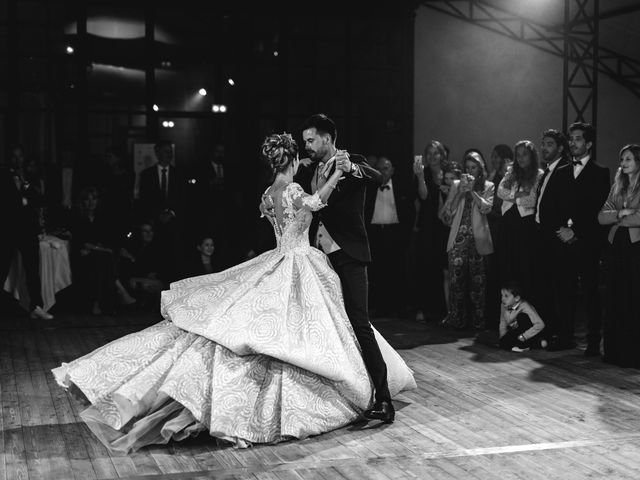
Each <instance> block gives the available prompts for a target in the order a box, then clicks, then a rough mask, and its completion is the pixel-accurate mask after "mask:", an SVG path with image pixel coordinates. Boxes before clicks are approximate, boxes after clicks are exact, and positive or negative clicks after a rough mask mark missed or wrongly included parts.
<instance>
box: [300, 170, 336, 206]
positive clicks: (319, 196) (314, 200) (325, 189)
mask: <svg viewBox="0 0 640 480" xmlns="http://www.w3.org/2000/svg"><path fill="white" fill-rule="evenodd" d="M342 175H343V172H342V170H340V169H336V171H335V172H333V174H332V175H331V176H330V177H329V178H328V179H327V181H326V183H325V184H324V185H322V187H320V189H318V191H317V192H316V193H314V194H313V195H309V194H307V193H305V192H304V191H303V190H302V187H301V186H300V185H298V184H297V183H296V184H293V191H292V193H291V199H292V202H293V205H294V206H295V208H297V209H301V208H306V209H308V210H311V211H312V212H315V211H317V210H320V209H321V208H324V207H326V206H327V200H329V197H330V196H331V193H332V192H333V190H334V189H335V188H336V185H337V184H338V182H339V181H340V179H341V178H342Z"/></svg>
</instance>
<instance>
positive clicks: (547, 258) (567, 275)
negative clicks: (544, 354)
mask: <svg viewBox="0 0 640 480" xmlns="http://www.w3.org/2000/svg"><path fill="white" fill-rule="evenodd" d="M540 151H541V153H542V158H543V160H544V162H545V163H546V168H545V170H544V175H543V177H542V180H541V181H540V183H539V184H538V193H537V200H536V213H535V222H536V226H537V230H538V235H539V239H538V247H539V251H538V255H537V257H538V259H539V262H538V267H539V268H538V270H537V272H536V273H537V275H536V277H537V278H536V281H535V284H536V289H535V290H536V292H535V298H534V302H533V303H534V305H535V307H536V309H538V310H539V312H540V315H541V317H542V319H543V320H544V322H545V333H544V335H545V337H547V338H548V339H549V345H548V348H549V349H550V350H564V349H570V348H574V347H575V341H574V339H573V319H574V317H575V304H574V300H573V298H574V296H575V292H574V280H573V278H574V272H575V257H574V251H573V249H572V248H571V245H570V243H566V242H564V241H563V240H562V239H561V238H560V237H559V232H560V229H561V228H564V227H566V225H567V223H568V222H569V219H570V218H571V217H570V216H571V202H572V200H573V193H572V188H573V178H572V170H571V163H570V161H569V146H568V143H567V139H566V137H565V136H564V134H562V133H561V132H559V131H558V130H553V129H550V130H547V131H545V132H544V133H543V134H542V143H541V146H540Z"/></svg>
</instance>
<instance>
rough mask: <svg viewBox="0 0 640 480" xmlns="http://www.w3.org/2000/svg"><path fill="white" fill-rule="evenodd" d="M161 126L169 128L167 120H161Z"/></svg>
mask: <svg viewBox="0 0 640 480" xmlns="http://www.w3.org/2000/svg"><path fill="white" fill-rule="evenodd" d="M162 126H163V127H164V128H169V122H167V121H166V120H165V121H163V122H162Z"/></svg>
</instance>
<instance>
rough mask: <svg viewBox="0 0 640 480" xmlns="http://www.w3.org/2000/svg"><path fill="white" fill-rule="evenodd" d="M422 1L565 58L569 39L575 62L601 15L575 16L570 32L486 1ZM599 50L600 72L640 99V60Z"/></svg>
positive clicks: (597, 62)
mask: <svg viewBox="0 0 640 480" xmlns="http://www.w3.org/2000/svg"><path fill="white" fill-rule="evenodd" d="M571 1H572V2H577V1H580V0H571ZM421 4H422V5H423V6H424V7H426V8H429V9H431V10H436V11H438V12H441V13H444V14H446V15H449V16H452V17H455V18H457V19H459V20H462V21H464V22H467V23H471V24H474V25H477V26H479V27H481V28H484V29H486V30H490V31H492V32H494V33H497V34H499V35H503V36H506V37H508V38H511V39H512V40H514V41H517V42H520V43H524V44H527V45H530V46H532V47H534V48H537V49H538V50H542V51H544V52H547V53H550V54H552V55H555V56H558V57H561V58H564V56H565V42H567V43H569V44H570V45H572V46H573V48H574V49H575V51H576V55H572V56H571V61H573V59H574V58H580V57H581V55H580V54H579V53H578V52H580V51H583V50H584V49H589V48H591V47H590V46H589V40H587V39H585V38H583V35H580V34H579V33H578V32H580V31H582V30H584V28H585V26H586V28H590V27H589V25H590V24H591V25H593V24H594V23H596V22H594V18H598V17H593V16H591V15H588V16H586V17H585V16H583V17H581V18H580V19H575V22H576V24H575V25H574V26H573V27H572V28H569V31H570V32H569V34H568V35H567V34H566V30H564V31H558V30H559V29H558V28H557V27H556V26H549V25H545V24H543V23H539V22H536V21H533V20H529V19H527V18H524V17H521V16H518V15H516V14H514V13H512V12H509V11H507V10H505V9H503V8H500V7H496V6H494V5H491V4H490V3H489V2H487V1H485V0H422V2H421ZM565 24H566V19H565ZM581 29H582V30H581ZM596 50H597V52H596V53H597V54H595V55H593V56H594V57H595V59H596V64H597V71H598V72H599V73H602V74H604V75H606V76H608V77H610V78H611V79H613V80H614V81H616V82H617V83H619V84H621V85H623V86H624V87H626V88H627V89H628V90H630V91H631V92H632V93H633V94H634V95H636V96H637V97H638V98H640V61H639V60H636V59H635V58H631V57H627V56H625V55H622V54H620V53H618V52H616V51H614V50H610V49H607V48H603V47H601V46H597V48H596Z"/></svg>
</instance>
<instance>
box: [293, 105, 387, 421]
mask: <svg viewBox="0 0 640 480" xmlns="http://www.w3.org/2000/svg"><path fill="white" fill-rule="evenodd" d="M336 136H337V130H336V125H335V123H334V122H333V120H332V119H330V118H329V117H327V116H326V115H324V114H316V115H312V116H311V117H309V118H308V119H307V120H305V122H304V123H303V124H302V139H303V140H304V147H305V150H306V152H307V154H308V155H309V159H305V160H302V161H301V162H300V167H299V169H298V173H297V174H296V177H295V181H296V182H298V183H299V184H300V185H301V186H302V188H303V189H304V190H305V191H306V192H307V193H314V192H316V190H318V189H319V188H320V187H321V186H322V185H323V184H324V182H325V181H326V179H327V178H329V176H330V175H331V174H332V173H333V171H334V170H335V169H336V168H338V169H340V170H342V171H344V172H345V174H344V176H343V179H342V180H341V181H340V182H339V183H338V186H337V187H336V189H335V191H334V192H333V193H332V194H331V196H330V197H329V200H328V205H327V206H326V207H325V208H323V209H321V210H319V211H318V212H317V213H316V214H314V219H313V222H312V224H311V228H310V237H311V238H310V240H311V244H312V245H314V246H316V247H318V248H319V249H321V250H322V251H323V252H324V253H326V254H327V255H328V257H329V260H330V261H331V265H332V266H333V268H334V270H335V271H336V273H337V274H338V276H339V277H340V281H341V283H342V290H343V294H344V302H345V309H346V311H347V315H348V316H349V320H350V321H351V324H352V325H353V329H354V331H355V334H356V337H357V338H358V342H359V343H360V347H361V349H362V357H363V360H364V364H365V366H366V368H367V371H368V372H369V376H370V377H371V380H372V381H373V385H374V388H375V403H374V405H373V407H372V408H371V409H369V410H367V411H365V412H364V415H365V417H367V418H370V419H379V420H383V421H384V422H386V423H391V422H393V420H394V417H395V410H394V408H393V404H392V403H391V395H390V393H389V386H388V384H387V366H386V364H385V362H384V359H383V358H382V353H381V352H380V348H379V346H378V342H377V341H376V339H375V336H374V334H373V330H372V328H371V324H370V323H369V311H368V280H367V264H368V263H369V262H370V261H371V254H370V252H369V241H368V239H367V233H366V230H365V225H364V212H363V210H364V198H365V192H366V187H367V183H368V182H376V183H378V184H380V183H382V175H381V174H380V172H378V171H377V170H375V169H373V168H372V167H370V166H369V165H368V164H367V163H366V161H365V159H364V157H363V156H362V155H358V154H351V155H350V154H348V153H347V152H346V151H343V150H337V149H336Z"/></svg>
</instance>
